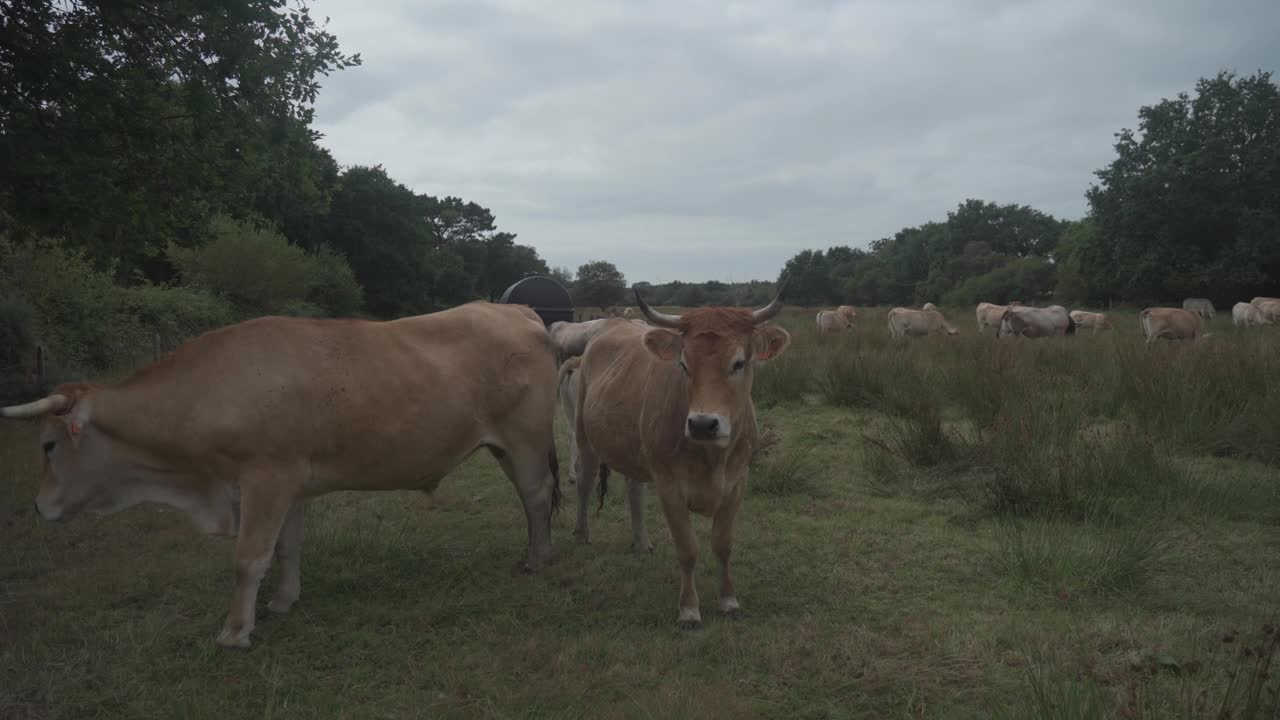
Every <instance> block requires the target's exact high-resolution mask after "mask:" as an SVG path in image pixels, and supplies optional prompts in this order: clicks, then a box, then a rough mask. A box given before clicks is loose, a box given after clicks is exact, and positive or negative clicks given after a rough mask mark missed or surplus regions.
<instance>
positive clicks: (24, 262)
mask: <svg viewBox="0 0 1280 720" xmlns="http://www.w3.org/2000/svg"><path fill="white" fill-rule="evenodd" d="M0 267H2V268H4V270H3V271H4V276H3V284H4V285H5V286H6V289H8V290H10V291H11V292H16V293H17V294H19V295H21V296H22V297H23V298H24V299H25V300H26V301H27V302H28V303H29V304H30V305H31V306H32V307H33V308H35V311H36V315H37V316H38V322H37V323H36V328H35V335H36V337H37V338H38V340H39V341H40V342H42V343H43V344H44V345H45V347H47V348H48V349H49V352H50V354H51V356H52V360H53V362H54V363H56V364H57V366H58V367H59V368H61V369H62V370H64V371H67V372H70V373H73V374H79V373H82V372H83V371H85V370H88V369H91V368H94V369H104V368H108V367H113V366H117V365H123V364H126V363H128V362H129V361H130V360H131V359H132V354H133V353H134V352H135V351H136V350H137V349H138V348H139V347H141V346H142V344H143V342H142V341H143V339H144V338H145V336H146V333H145V332H143V330H142V327H141V326H140V325H139V324H138V322H137V320H136V318H134V317H133V316H131V315H130V314H128V313H127V312H124V310H123V304H124V291H123V289H122V288H120V287H118V286H117V285H116V284H115V283H114V282H112V279H111V276H110V274H108V273H106V272H99V271H98V270H97V269H96V268H94V267H93V265H92V264H91V263H90V262H89V260H88V259H87V258H86V257H85V256H84V253H83V252H80V251H77V250H69V249H67V248H66V247H64V246H63V245H62V244H61V243H59V242H57V241H55V240H51V239H47V238H42V239H38V240H34V241H32V242H29V243H22V244H17V243H13V242H11V241H9V240H7V239H3V238H0Z"/></svg>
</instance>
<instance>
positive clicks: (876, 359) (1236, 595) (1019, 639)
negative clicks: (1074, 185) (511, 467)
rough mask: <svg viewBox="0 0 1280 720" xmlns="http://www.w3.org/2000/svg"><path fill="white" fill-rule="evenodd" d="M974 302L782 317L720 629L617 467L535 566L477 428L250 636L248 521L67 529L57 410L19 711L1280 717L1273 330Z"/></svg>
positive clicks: (11, 644) (30, 541)
mask: <svg viewBox="0 0 1280 720" xmlns="http://www.w3.org/2000/svg"><path fill="white" fill-rule="evenodd" d="M947 314H948V317H949V318H950V319H951V321H952V322H953V323H954V324H956V325H958V326H959V327H961V328H962V330H963V331H964V335H963V336H960V337H956V338H924V339H918V340H912V341H902V342H892V341H890V340H889V338H888V334H887V331H886V327H885V313H884V310H883V309H882V310H874V309H871V310H863V311H861V313H860V317H859V320H858V327H857V328H856V329H855V330H854V331H852V332H850V333H848V334H846V335H843V336H839V337H829V338H819V337H817V336H816V335H815V333H814V330H813V311H812V310H801V309H788V310H787V311H786V312H785V314H784V315H783V317H782V318H781V322H782V323H783V324H784V325H786V326H788V327H789V328H790V329H792V331H793V335H794V339H793V344H792V346H791V348H790V349H789V350H788V352H787V353H786V354H785V355H783V356H782V357H781V358H779V359H778V360H777V361H775V362H774V363H770V364H769V365H766V366H763V367H761V368H759V369H758V370H757V373H756V392H755V397H756V401H757V409H758V411H759V415H760V418H761V422H762V424H763V426H764V429H765V437H766V438H767V443H766V445H767V446H766V447H764V448H762V450H761V451H760V453H759V458H758V460H757V462H756V465H755V468H754V470H753V474H752V478H751V485H750V487H749V490H748V495H747V499H746V501H745V503H744V506H743V510H742V512H741V513H740V515H739V519H738V525H737V532H736V543H735V549H734V559H735V565H736V568H735V575H736V581H737V585H738V591H739V597H740V598H741V600H742V603H743V607H744V609H745V611H746V613H747V618H746V619H745V620H744V621H742V622H739V623H732V622H728V621H724V620H721V619H720V618H719V615H718V614H717V613H715V612H714V610H713V608H714V598H715V590H714V587H715V585H714V577H715V562H714V558H713V557H712V556H711V553H710V548H709V544H708V542H707V540H706V539H707V533H708V531H709V525H708V523H707V522H705V521H704V520H701V519H699V521H698V522H697V524H696V527H697V529H698V532H699V538H700V541H701V543H702V552H701V557H700V561H699V566H698V567H699V569H698V576H699V582H700V588H699V589H700V590H701V592H702V597H703V602H704V608H703V609H704V618H706V619H707V621H708V622H707V626H706V628H705V629H704V630H703V631H701V632H696V633H682V632H680V631H678V630H677V629H676V623H675V617H676V607H675V604H676V595H677V588H678V578H677V571H676V565H675V561H674V557H673V552H672V547H671V543H670V541H669V539H668V537H667V534H666V526H665V521H664V520H663V518H662V514H661V512H660V510H659V509H658V507H657V504H656V502H655V498H654V496H653V493H651V492H650V493H649V494H648V503H649V518H650V523H651V524H650V532H651V534H652V536H653V538H654V542H655V545H656V546H657V548H656V550H655V552H654V553H653V554H651V555H648V556H643V557H642V556H637V555H634V554H632V553H631V552H630V551H629V547H628V546H629V541H630V533H629V529H628V523H627V520H626V508H625V501H624V498H623V496H624V495H625V493H620V492H619V493H613V494H611V495H610V496H609V498H608V500H607V502H606V503H605V507H604V509H603V510H602V511H601V513H600V517H599V518H598V519H596V520H595V521H594V522H593V525H592V529H593V535H594V544H592V545H579V544H577V543H576V542H575V541H574V539H573V536H572V523H573V516H574V507H573V503H574V502H575V500H574V498H575V497H576V495H575V493H573V492H571V491H570V488H568V487H567V486H566V488H565V490H566V492H565V496H566V503H567V507H566V508H565V509H564V510H563V511H562V512H561V513H560V514H559V515H558V516H557V517H556V518H555V520H554V529H553V533H554V535H553V541H554V544H555V552H556V561H555V563H554V564H553V565H552V566H551V567H550V568H548V569H547V570H545V571H544V572H542V573H541V574H539V575H536V576H524V575H521V574H519V573H517V572H515V571H514V569H515V567H516V564H517V561H518V560H519V559H520V558H521V557H523V552H524V542H525V530H524V520H523V517H522V515H521V512H520V509H519V502H518V500H517V498H516V494H515V492H514V490H513V489H512V488H511V487H510V484H509V483H508V482H507V481H506V479H505V478H504V477H503V476H502V475H501V473H500V471H499V470H498V468H497V465H496V463H494V462H493V461H492V460H491V459H490V458H489V457H488V456H487V455H483V454H481V455H476V456H475V457H473V458H472V459H471V460H470V461H469V462H468V463H466V464H465V465H464V466H463V467H461V468H460V469H459V470H458V471H456V472H455V473H454V474H453V475H452V476H450V477H449V478H447V479H446V480H445V481H444V483H443V484H442V486H441V488H440V490H439V491H438V492H437V493H436V495H435V496H434V497H431V498H428V497H426V496H423V495H421V494H417V493H388V494H380V495H374V494H342V495H332V496H326V497H322V498H319V499H317V500H315V501H313V502H312V503H311V507H310V510H309V515H308V526H307V542H306V544H305V546H304V548H305V549H304V551H303V593H302V600H301V601H300V603H299V604H298V606H297V607H296V609H295V610H294V611H293V612H292V613H290V614H289V615H288V616H284V617H277V618H271V619H269V620H266V621H264V622H262V623H261V624H260V625H259V627H258V629H257V631H256V632H255V635H254V646H253V648H252V649H251V650H250V651H249V652H245V653H240V652H228V651H222V650H220V649H218V648H217V647H216V646H215V645H214V642H213V640H214V637H215V635H216V633H217V631H218V629H219V628H220V626H221V623H222V619H223V616H224V613H225V611H226V607H227V603H228V601H229V599H230V589H231V580H232V577H231V565H230V560H231V552H232V541H231V540H229V539H219V538H209V537H204V536H199V535H196V534H195V532H194V531H193V530H191V529H189V526H188V524H187V522H186V521H185V519H184V518H182V517H180V516H179V515H178V514H177V513H176V512H175V511H170V510H167V509H164V508H158V507H140V508H135V509H132V510H129V511H127V512H125V513H122V514H120V515H117V516H112V517H107V518H78V519H75V520H72V521H69V522H67V523H64V524H57V525H54V524H45V523H42V522H41V521H39V519H38V518H37V517H36V516H35V513H34V510H33V508H32V498H33V496H34V488H35V473H36V461H37V457H38V448H37V443H36V440H35V435H36V428H35V427H34V426H33V425H31V424H26V423H6V424H3V425H0V473H3V475H4V477H6V478H7V481H6V482H4V483H3V484H0V718H5V719H18V718H93V717H110V718H228V717H233V718H286V717H288V718H293V717H344V718H366V717H367V718H409V717H430V718H437V717H491V718H516V717H519V718H526V717H529V718H532V717H542V718H612V717H625V718H662V719H664V720H666V719H669V718H683V717H733V718H749V717H775V718H819V717H823V718H825V717H830V718H878V717H883V718H908V717H909V718H915V717H945V718H952V717H954V718H988V717H1009V718H1023V717H1029V718H1103V717H1117V718H1164V717H1174V718H1214V717H1225V715H1223V714H1222V711H1223V710H1224V709H1226V710H1230V712H1231V714H1230V717H1232V718H1241V717H1255V718H1275V717H1280V715H1277V710H1276V708H1277V702H1280V701H1278V700H1277V698H1276V693H1277V688H1280V678H1277V677H1276V676H1277V674H1280V673H1278V672H1277V670H1280V669H1269V667H1268V665H1267V664H1268V663H1270V662H1272V658H1274V657H1275V656H1276V655H1278V654H1280V653H1277V652H1276V647H1277V643H1278V642H1280V639H1277V638H1278V634H1277V633H1276V632H1275V630H1274V628H1272V627H1271V625H1272V624H1277V610H1278V608H1280V472H1278V468H1280V432H1278V431H1280V331H1278V330H1277V329H1276V328H1261V329H1254V330H1253V331H1250V332H1238V331H1236V330H1235V329H1233V328H1231V326H1230V318H1229V317H1222V316H1220V317H1219V318H1218V319H1217V320H1216V321H1214V323H1213V327H1212V330H1213V331H1214V335H1213V336H1212V337H1210V338H1208V339H1205V340H1203V341H1201V342H1200V343H1196V344H1191V343H1170V342H1161V343H1157V344H1155V345H1153V346H1151V347H1144V346H1143V345H1142V339H1141V336H1140V335H1139V333H1138V325H1137V318H1136V314H1135V313H1118V314H1117V315H1116V317H1115V324H1116V330H1115V331H1112V332H1103V333H1099V334H1098V335H1096V336H1094V335H1091V334H1089V333H1088V332H1085V333H1083V334H1081V335H1079V336H1077V337H1073V338H1063V339H1046V340H1036V341H1030V340H1002V341H996V340H995V339H994V338H992V337H991V336H990V334H988V335H987V336H986V337H976V336H975V335H974V325H973V314H972V310H969V309H951V310H948V311H947ZM988 333H990V331H988ZM557 422H558V424H559V425H560V430H561V438H562V442H561V446H560V447H561V458H562V461H563V459H564V458H567V449H566V445H565V444H564V442H563V429H564V428H563V425H564V423H563V420H562V419H558V421H557ZM272 587H273V579H272V580H269V581H268V584H267V585H264V588H266V589H265V590H264V592H263V595H262V601H263V602H265V601H266V599H267V598H268V597H269V596H270V588H272ZM1268 670H1269V672H1268ZM1250 713H1253V714H1252V715H1250Z"/></svg>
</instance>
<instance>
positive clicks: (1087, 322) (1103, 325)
mask: <svg viewBox="0 0 1280 720" xmlns="http://www.w3.org/2000/svg"><path fill="white" fill-rule="evenodd" d="M1067 314H1068V315H1070V316H1071V319H1072V320H1073V321H1075V324H1076V326H1077V327H1082V328H1093V334H1095V335H1097V334H1098V331H1099V330H1110V329H1111V318H1108V317H1107V315H1106V313H1096V312H1087V311H1084V310H1072V311H1071V312H1069V313H1067Z"/></svg>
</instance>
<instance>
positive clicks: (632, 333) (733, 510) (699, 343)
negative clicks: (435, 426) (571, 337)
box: [575, 283, 791, 630]
mask: <svg viewBox="0 0 1280 720" xmlns="http://www.w3.org/2000/svg"><path fill="white" fill-rule="evenodd" d="M784 285H785V283H784ZM780 294H781V289H779V295H780ZM636 300H637V304H638V306H639V307H640V311H641V312H642V313H644V315H645V316H646V317H648V318H649V320H650V321H651V322H652V323H653V324H654V325H655V326H657V327H653V328H649V329H647V330H646V329H645V328H641V327H637V326H635V325H629V324H628V325H619V326H615V327H610V328H608V329H607V330H605V332H603V333H601V334H600V335H598V336H597V337H596V338H595V339H594V340H592V341H591V344H590V345H589V346H588V347H587V352H586V354H585V355H584V356H583V357H582V365H581V368H580V370H579V372H580V373H581V379H580V382H581V383H582V385H581V386H580V388H579V390H580V393H579V397H578V416H577V433H578V453H579V454H578V462H579V469H578V477H579V478H581V481H580V482H579V483H578V525H577V529H576V531H575V532H576V534H577V535H578V537H579V538H580V539H581V540H583V541H584V542H587V541H589V539H590V532H589V529H588V526H587V505H588V502H589V500H590V495H591V484H590V483H588V482H587V481H586V478H592V477H596V474H597V473H602V470H603V469H602V467H601V465H602V464H603V465H604V466H606V467H607V468H610V469H613V470H617V471H619V472H621V473H623V474H624V475H626V476H627V477H628V478H629V479H630V478H634V479H636V480H638V481H640V482H652V483H654V484H655V486H656V490H657V493H658V497H659V499H660V501H661V503H662V510H663V514H664V515H665V516H666V518H667V527H668V528H669V529H670V531H671V539H672V542H673V543H674V545H675V549H676V557H677V558H678V560H679V563H680V603H679V615H678V618H677V624H678V625H679V627H681V628H682V629H686V630H691V629H696V628H699V627H701V626H702V614H701V611H700V609H699V603H698V592H697V590H696V588H695V587H694V580H693V568H694V564H695V562H696V561H697V556H698V544H697V541H696V539H695V538H694V533H693V527H692V523H691V522H690V516H689V513H690V512H691V511H692V512H695V513H698V514H700V515H704V516H707V517H710V518H711V536H712V539H711V545H712V549H713V550H714V551H715V555H716V557H717V558H718V559H719V561H720V603H719V605H720V611H721V612H722V613H724V614H725V615H726V616H727V617H729V618H731V619H737V618H739V617H741V613H742V611H741V608H740V606H739V604H738V598H737V593H736V591H735V590H734V585H733V579H732V575H731V572H730V567H729V556H730V551H731V547H732V543H733V522H734V518H735V517H736V516H737V513H738V507H739V505H740V504H741V503H742V497H743V494H744V493H745V492H746V485H747V473H748V466H749V462H750V459H751V454H752V451H753V449H754V446H755V444H756V417H755V408H754V407H753V406H752V403H751V381H752V367H753V365H754V363H757V362H763V361H765V360H768V359H770V358H774V357H777V356H778V355H779V354H781V353H782V352H783V351H784V350H785V349H786V348H787V345H788V343H789V342H790V340H791V336H790V335H788V334H787V331H786V330H783V329H782V328H780V327H777V326H775V325H771V324H768V323H767V321H768V320H769V319H770V318H772V317H773V316H774V315H776V314H777V313H778V311H779V310H781V309H782V303H781V300H780V299H779V298H775V299H774V300H773V302H771V303H769V305H768V306H766V307H765V308H763V309H761V310H756V311H754V312H752V311H751V310H746V309H739V308H723V307H714V308H699V309H695V310H689V311H687V312H685V313H684V314H683V315H666V314H663V313H660V312H657V311H656V310H654V309H653V308H651V307H649V305H648V304H647V303H645V301H644V298H642V297H640V293H639V291H636ZM603 478H604V475H603V473H602V474H601V479H602V483H601V492H602V493H603V491H604V487H603ZM634 510H635V506H634V505H633V515H632V517H633V521H634V520H635V517H636V513H635V512H634ZM634 530H635V528H634V527H633V531H634Z"/></svg>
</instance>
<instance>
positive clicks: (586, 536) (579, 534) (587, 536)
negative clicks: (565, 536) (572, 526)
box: [573, 530, 591, 545]
mask: <svg viewBox="0 0 1280 720" xmlns="http://www.w3.org/2000/svg"><path fill="white" fill-rule="evenodd" d="M573 536H574V537H575V538H577V539H578V542H580V543H582V544H583V545H590V544H591V533H589V532H587V531H586V530H574V531H573Z"/></svg>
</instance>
